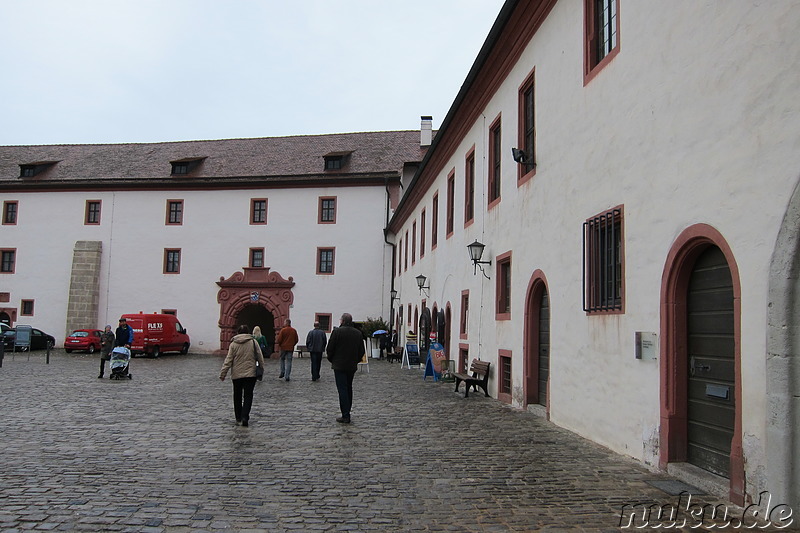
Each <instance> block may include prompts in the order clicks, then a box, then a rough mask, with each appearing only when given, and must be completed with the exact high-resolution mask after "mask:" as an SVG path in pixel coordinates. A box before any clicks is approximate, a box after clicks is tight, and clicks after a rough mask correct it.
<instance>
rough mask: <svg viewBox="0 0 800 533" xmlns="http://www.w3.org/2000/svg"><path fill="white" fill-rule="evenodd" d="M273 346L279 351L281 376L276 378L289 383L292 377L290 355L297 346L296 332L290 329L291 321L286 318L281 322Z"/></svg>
mask: <svg viewBox="0 0 800 533" xmlns="http://www.w3.org/2000/svg"><path fill="white" fill-rule="evenodd" d="M275 344H277V345H278V347H279V348H280V349H281V375H280V376H278V378H284V379H286V381H289V379H290V377H291V375H292V354H293V353H294V346H295V344H297V330H296V329H294V328H293V327H292V321H291V320H289V319H288V318H287V319H286V320H284V321H283V327H282V328H281V330H280V331H279V332H278V338H277V339H275Z"/></svg>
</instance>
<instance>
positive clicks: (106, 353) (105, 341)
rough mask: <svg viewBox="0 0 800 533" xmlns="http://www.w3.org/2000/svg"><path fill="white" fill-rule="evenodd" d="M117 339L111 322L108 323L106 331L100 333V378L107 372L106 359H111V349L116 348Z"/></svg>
mask: <svg viewBox="0 0 800 533" xmlns="http://www.w3.org/2000/svg"><path fill="white" fill-rule="evenodd" d="M116 340H117V339H116V336H115V335H114V332H113V331H111V324H107V325H106V329H105V331H103V333H101V334H100V375H99V376H97V377H98V378H102V377H103V374H105V373H106V361H108V360H109V359H111V350H113V349H114V344H116Z"/></svg>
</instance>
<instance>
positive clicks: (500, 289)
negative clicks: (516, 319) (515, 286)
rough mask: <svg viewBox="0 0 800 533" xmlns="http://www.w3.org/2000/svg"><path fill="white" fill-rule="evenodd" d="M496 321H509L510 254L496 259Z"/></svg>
mask: <svg viewBox="0 0 800 533" xmlns="http://www.w3.org/2000/svg"><path fill="white" fill-rule="evenodd" d="M495 311H496V319H497V320H510V319H511V254H510V253H507V254H503V255H501V256H498V257H497V308H496V310H495Z"/></svg>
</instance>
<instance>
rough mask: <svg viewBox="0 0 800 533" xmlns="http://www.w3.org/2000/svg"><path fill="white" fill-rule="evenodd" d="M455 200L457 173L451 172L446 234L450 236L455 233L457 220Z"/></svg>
mask: <svg viewBox="0 0 800 533" xmlns="http://www.w3.org/2000/svg"><path fill="white" fill-rule="evenodd" d="M455 200H456V176H455V173H452V174H450V176H449V177H448V178H447V215H446V216H447V228H446V230H445V235H446V236H447V237H449V236H450V235H452V234H453V228H454V227H455V226H454V220H455Z"/></svg>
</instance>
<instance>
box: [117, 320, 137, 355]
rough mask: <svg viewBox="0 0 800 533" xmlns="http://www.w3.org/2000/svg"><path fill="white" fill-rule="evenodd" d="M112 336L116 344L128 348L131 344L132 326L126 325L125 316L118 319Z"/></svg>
mask: <svg viewBox="0 0 800 533" xmlns="http://www.w3.org/2000/svg"><path fill="white" fill-rule="evenodd" d="M114 338H115V339H116V340H115V345H116V346H124V347H126V348H130V347H131V344H133V328H132V327H130V326H129V325H128V321H127V320H126V319H125V318H120V319H119V327H117V331H116V332H115V333H114Z"/></svg>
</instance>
